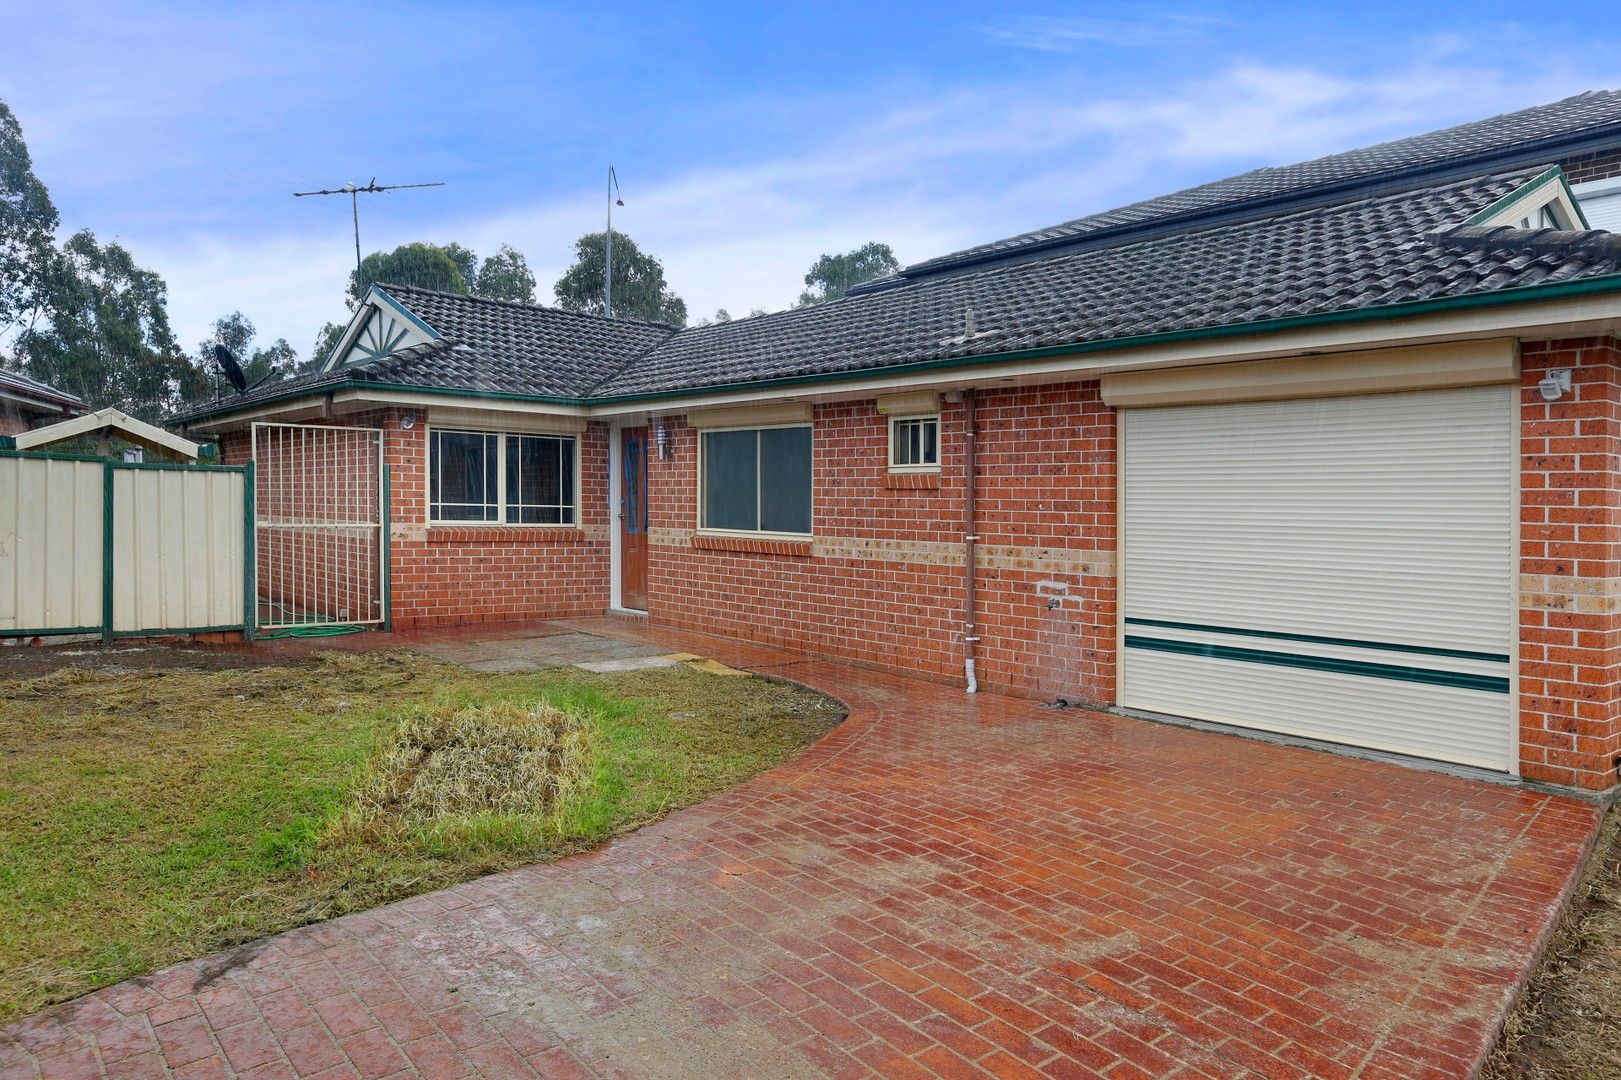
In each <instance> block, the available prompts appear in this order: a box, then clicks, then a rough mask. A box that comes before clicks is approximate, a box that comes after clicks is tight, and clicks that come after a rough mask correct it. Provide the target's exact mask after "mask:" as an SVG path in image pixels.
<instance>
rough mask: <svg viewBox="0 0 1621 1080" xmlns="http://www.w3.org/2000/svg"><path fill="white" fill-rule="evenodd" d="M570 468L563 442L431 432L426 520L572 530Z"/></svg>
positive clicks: (571, 452) (568, 444)
mask: <svg viewBox="0 0 1621 1080" xmlns="http://www.w3.org/2000/svg"><path fill="white" fill-rule="evenodd" d="M574 468H575V443H574V439H572V438H569V437H560V436H556V435H505V434H495V433H491V432H483V431H438V430H435V431H434V432H433V433H432V434H431V436H430V438H429V440H428V520H429V521H436V522H469V521H473V522H482V523H489V524H507V525H573V524H574Z"/></svg>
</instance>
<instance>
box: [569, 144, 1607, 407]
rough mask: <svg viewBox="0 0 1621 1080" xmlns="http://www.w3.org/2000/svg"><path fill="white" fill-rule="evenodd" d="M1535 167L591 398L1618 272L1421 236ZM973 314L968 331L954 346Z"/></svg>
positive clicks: (913, 298)
mask: <svg viewBox="0 0 1621 1080" xmlns="http://www.w3.org/2000/svg"><path fill="white" fill-rule="evenodd" d="M1540 171H1542V170H1541V167H1540V166H1539V167H1533V168H1531V169H1527V170H1519V171H1516V172H1510V173H1504V174H1499V175H1496V176H1490V177H1482V178H1479V179H1474V180H1467V181H1462V182H1457V183H1451V184H1445V185H1441V186H1438V187H1434V188H1427V189H1424V190H1420V191H1410V192H1404V193H1401V194H1398V195H1389V196H1383V197H1379V198H1369V199H1362V200H1357V201H1355V202H1349V203H1344V204H1340V205H1335V206H1327V207H1319V208H1317V209H1313V210H1308V211H1301V212H1299V213H1295V214H1290V215H1287V216H1284V217H1278V218H1267V219H1263V220H1260V221H1254V222H1245V223H1241V224H1234V225H1227V226H1219V227H1216V228H1210V229H1205V230H1202V231H1199V232H1192V233H1173V234H1169V235H1163V236H1157V237H1154V238H1152V239H1148V240H1142V241H1139V242H1137V243H1130V244H1122V245H1119V246H1114V247H1109V248H1101V249H1093V250H1088V251H1080V252H1076V253H1073V254H1067V255H1055V256H1052V257H1049V258H1045V259H1041V260H1039V261H1030V262H1015V263H1006V264H999V265H994V266H991V267H988V268H985V269H981V270H977V271H973V272H965V273H959V274H954V275H947V276H941V277H932V278H924V279H921V280H919V281H914V282H908V283H906V284H905V285H904V286H902V287H900V288H896V289H890V290H885V291H882V292H875V293H869V294H865V295H861V296H853V297H846V298H845V299H842V300H837V301H834V302H833V303H829V304H822V305H819V306H816V307H810V308H797V309H794V310H791V311H784V312H779V313H777V314H773V315H763V316H758V317H756V318H752V319H745V320H741V321H739V322H733V323H726V324H721V325H718V326H708V327H702V328H699V329H695V330H689V331H685V332H683V333H681V334H678V335H676V336H674V337H672V338H670V339H669V340H667V341H665V342H663V343H661V344H660V345H658V346H656V347H655V348H654V349H653V350H652V351H651V352H649V353H648V354H647V355H646V356H644V357H642V358H641V359H639V360H638V361H637V362H636V363H635V364H633V365H632V366H631V367H629V368H627V369H626V370H624V371H622V372H620V373H619V374H618V375H616V376H614V377H612V378H610V379H608V380H606V381H605V382H603V383H601V384H599V385H598V386H597V387H596V388H595V390H594V394H595V395H596V396H603V397H611V396H623V395H638V394H648V393H658V392H667V391H672V390H682V389H696V388H700V387H710V386H723V385H732V384H737V383H745V382H760V381H764V380H770V379H779V378H801V377H805V376H810V375H826V374H831V373H839V372H855V371H866V370H872V369H882V368H885V367H895V366H900V365H907V364H915V363H922V362H926V361H933V360H945V359H951V358H954V357H968V356H975V355H984V354H989V353H1001V352H1010V351H1016V350H1021V349H1035V348H1041V347H1046V346H1062V345H1075V344H1080V343H1097V342H1107V341H1112V340H1119V339H1122V338H1131V337H1137V336H1141V335H1147V334H1160V333H1169V332H1173V331H1177V330H1193V329H1206V328H1218V327H1231V326H1238V325H1242V324H1244V323H1250V322H1257V321H1262V320H1269V319H1279V318H1286V317H1290V316H1301V315H1316V314H1325V313H1329V312H1339V311H1354V310H1357V309H1362V308H1369V307H1375V306H1385V305H1390V304H1400V303H1405V302H1411V301H1416V300H1428V299H1434V298H1436V297H1442V296H1457V295H1462V294H1464V293H1470V292H1479V291H1485V290H1492V289H1505V288H1514V287H1519V286H1525V285H1534V284H1538V283H1540V282H1543V281H1546V280H1550V279H1554V280H1569V279H1571V278H1576V277H1586V276H1595V275H1599V274H1610V273H1616V272H1618V270H1621V258H1618V253H1617V252H1615V251H1614V250H1613V249H1611V248H1610V247H1609V246H1607V245H1589V246H1587V247H1583V248H1581V249H1579V250H1576V249H1573V250H1571V251H1570V252H1568V253H1565V254H1555V253H1549V252H1536V251H1530V250H1527V249H1525V248H1524V247H1523V245H1522V246H1519V247H1512V248H1505V249H1502V250H1498V249H1495V248H1494V249H1491V250H1479V249H1469V250H1458V251H1455V250H1450V249H1447V250H1441V249H1438V247H1437V245H1436V243H1435V242H1434V241H1433V240H1432V234H1435V233H1438V232H1439V231H1441V230H1443V229H1446V228H1448V227H1451V226H1454V225H1456V224H1458V223H1460V222H1462V221H1464V220H1465V219H1467V218H1468V217H1469V216H1470V215H1471V214H1473V213H1475V212H1476V211H1478V210H1480V209H1482V208H1484V207H1486V206H1489V205H1490V204H1491V203H1492V202H1494V201H1496V200H1497V199H1499V198H1501V197H1502V196H1503V195H1505V194H1507V193H1508V192H1510V191H1513V190H1514V189H1515V188H1516V187H1518V186H1520V185H1521V184H1522V183H1524V182H1525V181H1526V180H1529V179H1530V178H1531V177H1533V176H1535V175H1536V174H1537V173H1538V172H1540ZM1556 275H1557V276H1556ZM970 309H971V310H972V311H973V315H974V322H975V325H976V328H977V331H978V334H977V336H976V337H975V338H974V339H973V340H971V341H964V340H963V331H964V326H965V321H966V318H967V313H968V311H969V310H970Z"/></svg>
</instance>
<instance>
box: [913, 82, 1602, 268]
mask: <svg viewBox="0 0 1621 1080" xmlns="http://www.w3.org/2000/svg"><path fill="white" fill-rule="evenodd" d="M1611 125H1621V91H1615V90H1590V91H1588V92H1586V93H1583V94H1577V95H1575V96H1574V97H1569V98H1565V99H1564V100H1562V101H1555V102H1552V103H1550V104H1547V105H1538V106H1535V107H1533V108H1529V109H1521V110H1519V111H1517V112H1511V113H1505V114H1503V115H1501V116H1493V117H1489V118H1487V119H1485V120H1475V121H1471V122H1470V123H1467V124H1460V125H1458V126H1456V127H1450V128H1444V129H1442V130H1440V131H1431V132H1426V133H1424V134H1422V135H1414V136H1411V137H1409V138H1405V139H1395V140H1393V141H1390V142H1383V143H1379V144H1377V145H1374V146H1365V147H1361V148H1359V149H1356V150H1349V151H1346V152H1344V153H1339V154H1330V155H1329V156H1327V157H1321V158H1316V159H1314V160H1312V161H1304V162H1299V163H1297V164H1294V165H1283V166H1277V167H1270V168H1264V169H1254V170H1252V171H1250V172H1247V173H1242V174H1240V175H1238V176H1230V177H1227V178H1225V179H1222V180H1216V181H1213V182H1212V183H1208V184H1201V185H1199V186H1197V187H1191V188H1187V189H1185V190H1183V191H1177V192H1173V193H1171V194H1169V195H1160V196H1157V197H1155V198H1152V199H1144V200H1142V201H1141V202H1135V203H1131V204H1130V205H1128V206H1121V207H1116V208H1115V209H1113V210H1105V211H1103V212H1102V213H1098V214H1090V215H1087V216H1086V217H1080V218H1076V219H1074V220H1073V221H1066V222H1063V223H1061V224H1058V225H1050V226H1047V227H1046V228H1042V229H1035V230H1032V231H1030V232H1027V233H1021V234H1020V235H1018V236H1010V237H1007V238H1005V239H1001V240H995V241H992V242H991V243H988V244H980V245H977V246H975V247H970V248H966V249H964V250H962V251H956V252H952V253H950V254H948V255H941V256H938V257H936V258H933V259H926V260H923V261H922V262H918V263H913V264H912V265H910V266H908V267H906V268H905V269H904V270H903V271H901V274H900V275H898V277H916V276H921V275H924V274H929V273H935V272H940V271H948V270H951V269H954V268H957V267H961V266H964V265H967V264H971V263H974V262H979V261H982V260H984V259H986V258H987V257H989V258H1007V257H1014V256H1017V255H1020V254H1022V253H1024V252H1033V251H1037V250H1040V249H1042V248H1043V247H1051V246H1052V245H1055V244H1067V243H1075V242H1080V241H1083V240H1085V239H1087V238H1089V237H1094V236H1098V235H1100V234H1103V233H1106V232H1111V231H1115V230H1120V229H1127V230H1133V231H1135V230H1140V229H1142V228H1145V227H1149V226H1153V225H1156V224H1162V223H1163V224H1168V223H1170V222H1171V221H1172V220H1173V219H1175V218H1178V217H1182V216H1186V215H1192V214H1199V213H1204V212H1210V211H1215V210H1220V209H1223V208H1231V207H1235V206H1237V205H1238V204H1241V203H1245V202H1249V201H1253V200H1262V199H1268V198H1276V197H1282V196H1286V195H1302V194H1307V193H1309V192H1311V191H1312V190H1314V189H1325V188H1337V187H1339V186H1341V185H1344V184H1347V183H1353V182H1354V183H1371V182H1377V181H1378V180H1379V179H1381V178H1391V177H1396V176H1399V175H1401V174H1403V173H1405V172H1410V171H1412V170H1417V169H1426V168H1431V167H1437V166H1444V165H1446V164H1448V163H1452V162H1457V163H1465V162H1468V161H1470V160H1472V159H1478V158H1480V157H1482V156H1483V155H1489V154H1493V153H1500V152H1506V151H1516V152H1518V151H1523V152H1525V153H1532V154H1535V153H1538V152H1539V151H1538V150H1537V147H1538V144H1540V143H1547V142H1551V141H1553V140H1557V139H1559V138H1562V137H1565V136H1569V135H1573V134H1576V133H1582V132H1588V131H1591V130H1593V129H1595V128H1601V127H1606V126H1611ZM1553 156H1554V155H1549V159H1550V160H1551V159H1552V157H1553ZM1482 171H1485V170H1484V169H1483V170H1482ZM891 280H893V279H891Z"/></svg>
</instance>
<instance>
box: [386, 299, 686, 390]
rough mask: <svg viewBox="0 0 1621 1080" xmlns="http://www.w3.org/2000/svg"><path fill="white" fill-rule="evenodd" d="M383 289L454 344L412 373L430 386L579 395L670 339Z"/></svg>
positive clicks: (624, 327) (630, 326)
mask: <svg viewBox="0 0 1621 1080" xmlns="http://www.w3.org/2000/svg"><path fill="white" fill-rule="evenodd" d="M382 288H383V291H384V292H386V293H388V295H390V296H392V297H393V298H394V299H396V300H398V301H399V302H400V303H402V304H404V305H405V306H406V307H407V308H409V309H410V310H411V311H412V312H413V313H414V314H415V315H416V316H417V317H418V318H420V319H421V320H422V321H423V322H425V323H427V324H428V325H429V326H431V327H433V328H434V330H436V331H438V332H439V334H440V335H442V336H444V337H449V338H454V339H455V341H456V344H455V347H454V348H452V349H451V350H450V351H449V352H441V353H439V354H437V356H436V359H435V363H434V364H433V365H431V366H428V365H417V366H413V367H412V369H411V370H412V371H413V372H414V373H416V374H420V375H421V376H423V377H427V378H429V379H431V381H430V382H428V383H425V384H423V385H429V386H446V387H455V388H458V389H462V388H470V389H478V390H506V391H509V392H512V393H520V394H535V395H541V396H548V395H556V396H560V397H574V396H579V395H583V394H585V393H586V392H587V391H589V390H590V388H591V387H592V386H593V385H595V384H596V383H599V382H601V381H602V380H604V379H606V378H608V377H609V376H610V375H612V374H614V373H615V372H616V371H618V370H619V369H620V368H622V367H624V366H625V365H626V364H628V363H630V362H631V361H632V360H634V359H635V358H636V357H637V356H640V355H641V354H643V353H645V352H646V351H647V350H648V349H649V348H651V347H652V346H653V345H656V344H657V343H658V342H660V341H663V340H664V339H665V338H668V337H669V336H670V335H671V334H674V333H675V332H676V328H675V327H673V326H670V325H668V324H667V323H656V322H642V321H640V320H637V319H604V318H600V317H598V316H595V315H584V314H581V313H579V312H574V311H563V310H561V309H559V308H550V307H541V306H539V305H536V304H525V303H521V302H518V301H514V300H486V299H483V298H481V297H476V296H458V295H456V294H454V293H444V292H435V291H433V290H431V289H419V288H416V287H415V286H410V285H384V286H382ZM380 370H382V371H386V372H392V370H393V369H390V368H387V367H386V366H385V367H384V368H383V369H380Z"/></svg>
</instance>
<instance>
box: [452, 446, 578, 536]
mask: <svg viewBox="0 0 1621 1080" xmlns="http://www.w3.org/2000/svg"><path fill="white" fill-rule="evenodd" d="M440 435H479V436H483V437H485V438H488V437H490V436H492V435H493V436H495V440H496V443H495V490H496V505H497V508H498V509H497V513H496V516H495V518H494V519H493V520H489V521H465V520H464V521H457V520H455V519H454V518H439V517H435V516H434V499H433V470H434V468H435V466H436V464H437V461H436V455H435V453H434V450H435V444H436V442H437V440H438V436H440ZM423 438H424V440H425V445H424V448H423V454H424V456H425V458H426V475H425V476H424V477H423V479H424V485H423V486H424V488H425V490H424V492H423V496H424V498H423V500H422V502H423V516H424V517H425V518H426V520H427V523H428V524H429V525H430V526H433V527H435V528H457V529H460V528H468V529H578V528H581V527H582V526H581V524H580V513H581V499H580V495H581V491H580V481H581V478H582V475H583V473H582V462H581V460H580V459H581V456H582V455H581V453H580V436H579V435H578V434H576V433H572V432H570V433H564V432H557V431H520V430H514V429H511V428H481V427H468V426H465V425H450V424H447V425H444V426H440V427H436V426H433V425H431V424H427V425H424V426H423ZM509 438H527V439H556V440H558V441H559V442H571V443H573V444H574V498H573V499H572V500H571V501H570V502H568V503H563V504H561V505H563V506H566V507H568V510H569V516H570V517H572V518H573V520H572V521H509V520H507V518H508V508H507V440H508V439H509Z"/></svg>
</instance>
